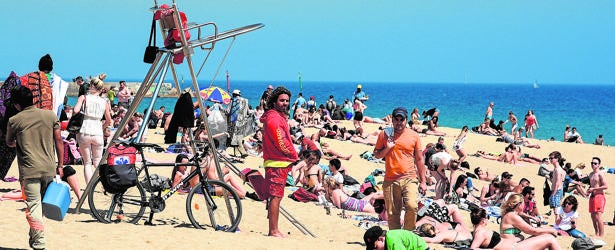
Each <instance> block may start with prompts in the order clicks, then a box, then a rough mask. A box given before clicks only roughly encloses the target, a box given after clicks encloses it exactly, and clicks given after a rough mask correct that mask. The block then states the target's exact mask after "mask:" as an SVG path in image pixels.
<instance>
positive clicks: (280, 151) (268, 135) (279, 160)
mask: <svg viewBox="0 0 615 250" xmlns="http://www.w3.org/2000/svg"><path fill="white" fill-rule="evenodd" d="M290 97H291V93H290V91H289V90H288V89H286V88H284V87H277V88H276V89H275V90H273V92H271V96H270V97H269V99H268V100H267V106H266V107H265V109H266V110H267V111H265V113H264V114H263V116H261V119H260V121H261V122H262V123H263V160H264V163H263V166H265V180H266V182H267V186H268V188H267V190H268V191H269V193H268V196H269V198H268V204H269V211H268V218H269V234H268V235H269V236H274V237H285V236H284V234H282V232H280V229H279V228H278V219H279V216H280V203H281V202H282V198H283V197H284V186H285V185H286V176H287V175H288V172H289V171H290V170H291V169H292V166H291V165H292V163H293V162H295V161H296V160H297V159H298V157H297V152H296V151H295V147H294V146H293V142H292V139H291V136H290V130H289V127H288V121H287V117H288V115H289V103H290Z"/></svg>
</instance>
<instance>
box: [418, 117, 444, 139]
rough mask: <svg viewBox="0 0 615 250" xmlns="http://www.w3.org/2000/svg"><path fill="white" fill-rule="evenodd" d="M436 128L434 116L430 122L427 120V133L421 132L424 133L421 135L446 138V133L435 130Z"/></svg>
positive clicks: (436, 119)
mask: <svg viewBox="0 0 615 250" xmlns="http://www.w3.org/2000/svg"><path fill="white" fill-rule="evenodd" d="M438 127H439V125H438V117H437V116H434V117H432V118H431V120H429V123H427V131H425V130H423V131H425V132H423V133H425V134H428V135H436V136H446V133H444V132H442V131H437V130H436V129H437V128H438Z"/></svg>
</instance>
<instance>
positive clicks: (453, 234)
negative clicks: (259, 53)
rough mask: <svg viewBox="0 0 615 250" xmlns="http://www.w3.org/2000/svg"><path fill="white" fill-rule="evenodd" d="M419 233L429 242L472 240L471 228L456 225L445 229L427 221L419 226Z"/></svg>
mask: <svg viewBox="0 0 615 250" xmlns="http://www.w3.org/2000/svg"><path fill="white" fill-rule="evenodd" d="M418 234H419V236H421V238H423V240H425V242H427V243H454V242H459V241H470V242H471V241H472V233H470V230H468V229H467V228H465V227H461V226H458V227H455V229H451V228H446V229H445V230H439V229H438V228H437V227H436V226H435V225H434V224H429V223H425V224H423V225H421V226H420V227H418ZM466 244H467V243H466Z"/></svg>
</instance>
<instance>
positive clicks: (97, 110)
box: [79, 94, 107, 136]
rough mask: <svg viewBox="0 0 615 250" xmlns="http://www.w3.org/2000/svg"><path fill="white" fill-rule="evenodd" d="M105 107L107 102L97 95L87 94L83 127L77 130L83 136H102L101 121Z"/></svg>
mask: <svg viewBox="0 0 615 250" xmlns="http://www.w3.org/2000/svg"><path fill="white" fill-rule="evenodd" d="M106 107H107V100H105V99H103V98H102V97H100V96H98V95H91V94H87V95H86V96H85V112H84V115H85V116H84V118H83V125H81V129H80V130H79V133H80V134H83V135H100V136H102V135H103V127H102V121H101V119H102V118H103V115H104V114H105V108H106Z"/></svg>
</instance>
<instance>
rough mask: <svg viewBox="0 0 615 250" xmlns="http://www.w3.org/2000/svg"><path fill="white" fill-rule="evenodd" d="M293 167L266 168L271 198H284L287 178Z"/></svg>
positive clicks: (266, 178)
mask: <svg viewBox="0 0 615 250" xmlns="http://www.w3.org/2000/svg"><path fill="white" fill-rule="evenodd" d="M290 170H292V167H285V168H270V167H266V168H265V180H266V181H267V186H268V190H269V196H272V197H284V187H285V186H286V176H287V175H288V172H290Z"/></svg>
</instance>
